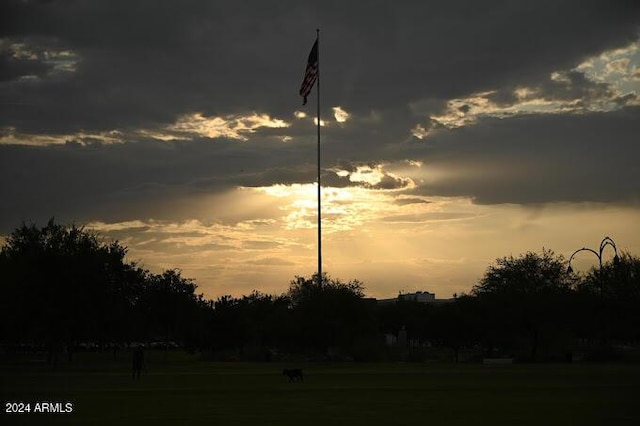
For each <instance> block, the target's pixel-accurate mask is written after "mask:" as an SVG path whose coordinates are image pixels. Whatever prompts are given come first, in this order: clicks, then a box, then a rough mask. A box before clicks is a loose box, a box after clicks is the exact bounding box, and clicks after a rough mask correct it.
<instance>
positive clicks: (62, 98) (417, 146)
mask: <svg viewBox="0 0 640 426" xmlns="http://www.w3.org/2000/svg"><path fill="white" fill-rule="evenodd" d="M639 10H640V3H639V2H636V1H616V2H614V3H612V2H608V1H589V2H587V1H577V0H576V1H563V2H557V1H536V2H519V1H492V2H475V1H449V0H447V1H442V2H419V1H415V2H412V1H407V2H391V1H367V2H344V1H323V2H311V1H278V2H267V1H242V2H239V1H215V2H206V1H195V0H192V1H181V2H147V1H91V2H79V1H71V0H59V1H48V2H38V1H21V0H9V1H3V2H0V39H1V41H2V44H1V45H0V46H1V48H2V50H1V51H0V81H1V82H0V99H1V103H0V132H2V133H0V135H7V134H10V133H11V131H10V130H8V129H15V131H16V132H18V133H22V134H30V133H31V134H44V135H73V134H75V133H76V132H79V131H83V132H84V133H85V134H89V135H91V134H95V133H98V132H100V131H112V130H116V131H118V132H119V135H122V138H123V139H124V141H125V142H126V143H123V144H114V145H106V144H102V143H91V142H92V139H91V136H87V137H84V138H81V137H80V136H78V139H77V140H75V139H73V137H72V140H71V141H70V142H69V143H67V145H62V146H45V147H30V146H18V145H0V182H2V183H1V184H0V199H2V200H3V203H2V205H0V232H5V231H7V230H8V229H11V228H12V227H14V226H16V224H17V223H18V222H19V221H20V220H23V219H26V220H37V221H43V220H46V219H48V218H49V217H51V216H53V215H55V216H57V217H58V218H59V219H60V220H63V221H64V220H79V221H87V220H95V219H100V220H105V221H115V220H129V219H134V218H178V219H179V218H183V217H184V215H185V212H186V211H187V210H188V207H189V198H190V197H192V196H194V195H201V194H204V195H206V194H221V193H224V192H225V191H227V190H229V189H231V188H235V187H237V186H262V185H271V184H276V183H283V184H291V183H310V182H314V181H315V163H314V162H315V139H314V132H315V128H314V126H313V125H312V124H311V123H310V121H309V119H308V118H307V119H305V120H297V119H294V118H293V112H294V111H295V110H296V109H301V105H300V104H301V102H300V101H301V99H300V97H299V96H298V94H297V89H298V87H299V84H300V82H301V78H302V74H303V71H304V66H305V60H306V56H307V54H308V52H309V49H310V47H311V44H312V43H313V38H314V37H315V31H314V30H315V28H316V27H318V26H319V27H320V28H321V29H322V38H321V67H322V69H321V72H322V85H323V86H322V87H323V105H324V107H323V110H322V116H323V118H324V119H327V120H328V121H329V124H328V125H327V126H326V127H325V128H324V129H323V148H322V150H323V151H322V153H323V164H324V166H325V171H324V173H323V181H324V182H325V184H326V185H332V186H336V187H346V186H354V185H357V186H364V187H366V186H367V184H365V183H363V182H352V181H351V180H350V179H349V177H348V176H338V175H336V172H335V170H337V169H341V170H345V171H348V172H350V173H353V172H355V171H357V169H358V167H359V166H364V165H368V166H369V167H371V168H375V167H377V166H378V165H380V164H383V165H384V164H386V163H389V162H402V161H404V160H407V159H409V160H420V161H423V163H424V166H423V169H424V170H426V171H427V172H428V171H429V168H430V167H435V168H439V169H445V170H453V171H455V172H456V173H454V174H452V175H451V176H452V177H446V178H442V179H439V180H432V181H428V182H427V183H419V186H418V188H416V189H415V192H416V193H417V194H425V195H444V196H447V195H464V196H469V197H472V198H473V199H475V200H476V201H477V202H480V203H506V202H511V203H535V202H553V201H620V202H629V201H633V200H637V196H638V194H637V188H636V187H635V186H634V182H638V178H639V177H640V176H638V172H637V170H638V167H637V164H635V163H634V158H637V157H638V153H639V152H638V147H637V143H636V142H635V139H636V138H637V135H638V134H639V132H638V131H639V130H640V128H639V125H638V124H637V123H639V122H640V120H639V119H638V118H639V114H638V109H637V108H636V109H634V108H626V109H624V110H620V111H617V112H610V113H590V114H587V115H582V116H580V115H554V116H551V115H549V116H535V115H530V116H519V117H516V118H509V119H504V120H498V119H491V118H484V119H480V120H479V122H478V123H477V124H475V125H473V126H468V127H465V128H461V129H457V130H445V129H442V126H440V127H439V130H438V132H436V133H435V135H434V136H430V137H429V138H428V139H426V140H424V141H417V140H416V139H414V138H412V137H411V134H410V129H411V128H413V127H414V126H415V125H416V124H417V123H420V122H424V121H425V120H426V114H427V113H429V112H430V113H441V112H442V111H443V109H444V108H445V107H446V101H447V100H449V99H453V98H457V97H466V96H470V95H471V94H473V93H478V92H481V91H487V90H493V91H495V92H494V93H493V94H492V95H490V99H491V100H492V101H493V102H495V103H496V104H498V105H503V106H509V105H513V104H514V103H515V102H517V99H516V98H515V97H514V93H513V90H514V89H515V88H517V87H522V86H526V87H532V88H536V89H537V90H538V91H539V93H540V96H541V97H542V98H544V99H547V100H572V99H582V100H587V101H588V100H592V99H599V98H607V97H610V96H612V93H613V92H612V89H611V87H610V86H608V85H606V84H602V83H596V82H593V81H590V80H588V79H587V78H585V76H584V75H583V74H581V73H577V72H575V71H571V69H573V68H574V67H575V66H576V65H578V64H579V63H580V62H582V61H584V60H585V59H587V58H588V57H590V56H592V55H597V54H600V53H601V52H603V51H604V50H607V49H610V48H616V47H624V46H626V45H628V43H629V42H631V41H633V40H635V39H636V38H637V34H638V25H639V24H640V18H639ZM65 61H67V62H65ZM551 72H564V74H563V79H561V80H557V81H552V80H550V79H549V75H550V73H551ZM36 77H37V78H36ZM634 96H636V95H633V94H630V95H628V99H627V102H628V101H629V100H630V99H633V97H634ZM620 102H621V105H622V104H624V102H622V101H620ZM312 103H313V102H310V104H312ZM337 105H340V106H342V107H343V108H344V109H345V110H346V111H347V112H349V113H351V117H350V118H349V119H348V120H347V122H346V123H344V124H338V123H336V122H335V121H333V119H332V118H331V116H332V111H331V107H333V106H337ZM306 108H307V110H306V112H307V113H308V114H309V115H313V113H314V108H313V107H312V106H311V105H309V106H307V107H306ZM459 108H461V110H460V111H461V112H465V109H466V112H467V113H468V112H470V107H469V106H468V105H467V106H465V105H462V106H460V107H459ZM195 112H199V113H201V114H202V116H203V117H209V118H215V117H229V116H232V115H233V116H235V115H249V114H252V113H254V112H256V113H259V114H268V115H269V116H270V117H272V118H278V119H282V120H285V121H287V122H289V121H290V122H291V123H292V125H291V126H290V127H288V128H276V129H268V128H260V129H257V130H255V133H247V134H246V136H247V137H248V138H249V140H248V141H245V142H239V141H238V140H230V139H225V138H222V137H220V138H216V139H206V138H203V137H202V136H201V135H200V136H194V135H183V136H184V138H185V140H184V141H178V142H162V141H158V140H153V139H152V138H151V137H147V138H143V137H141V136H140V133H139V131H140V130H146V131H151V132H153V131H157V132H161V133H162V132H165V131H166V130H167V126H170V125H172V124H174V123H176V121H177V120H178V119H179V118H180V117H182V116H184V115H185V114H190V113H195ZM283 136H290V137H292V138H293V139H292V140H291V141H290V142H287V143H282V142H281V139H282V137H283ZM192 137H193V138H195V140H192V141H190V140H187V139H189V138H192ZM76 142H82V143H76ZM383 170H384V168H383ZM408 183H409V181H408V180H407V178H406V177H405V176H402V175H395V174H394V175H389V174H386V175H385V176H384V178H383V179H382V181H381V182H380V183H379V184H377V185H373V186H372V188H376V189H400V188H406V187H407V185H408ZM370 187H371V186H370ZM405 202H406V201H405Z"/></svg>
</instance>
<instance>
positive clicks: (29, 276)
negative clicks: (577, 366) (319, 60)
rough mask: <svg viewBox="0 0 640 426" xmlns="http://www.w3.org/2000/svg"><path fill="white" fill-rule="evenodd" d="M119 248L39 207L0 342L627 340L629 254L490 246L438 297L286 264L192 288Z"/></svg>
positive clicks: (331, 348) (345, 346)
mask: <svg viewBox="0 0 640 426" xmlns="http://www.w3.org/2000/svg"><path fill="white" fill-rule="evenodd" d="M126 254H127V248H126V247H124V246H123V245H121V244H120V243H118V242H104V241H103V239H102V238H101V237H100V235H98V234H96V233H95V232H92V231H87V230H85V229H83V228H78V227H76V226H75V225H61V224H57V223H55V221H54V220H53V219H52V220H50V221H49V222H48V223H47V225H46V226H44V227H37V226H36V225H34V224H23V225H22V226H20V227H19V228H17V229H16V230H14V231H13V232H12V233H11V234H10V236H9V237H8V238H7V240H6V242H5V244H4V245H3V247H2V249H1V251H0V280H1V281H0V292H1V293H0V294H1V295H2V297H1V298H0V333H1V337H0V343H1V344H2V345H3V347H4V349H5V351H16V350H20V348H21V347H28V348H31V349H32V350H33V349H34V348H35V349H36V350H40V351H42V352H43V353H47V354H48V357H49V360H50V361H51V362H53V360H54V359H55V358H56V357H57V355H58V354H60V353H62V352H65V353H67V355H68V356H69V357H70V358H71V357H72V354H73V351H74V350H78V348H79V345H80V344H81V343H83V342H84V343H86V342H92V343H93V344H95V345H96V346H97V347H103V348H104V347H121V346H126V345H128V344H130V343H131V342H151V341H156V342H157V341H160V342H165V345H168V344H169V342H176V343H177V344H179V345H180V346H181V347H184V348H185V349H187V350H190V351H199V352H201V353H202V354H204V355H205V356H207V357H209V358H211V359H221V360H230V359H237V360H256V361H257V360H283V359H287V358H291V357H294V358H296V357H297V358H300V357H304V358H307V359H318V360H320V359H343V360H344V359H352V360H362V361H378V360H397V359H403V360H407V359H408V360H411V359H415V360H424V359H426V358H434V357H435V358H442V359H448V360H451V361H454V360H455V361H461V360H471V359H474V357H475V358H478V357H512V358H516V359H519V360H526V361H545V360H555V361H558V360H563V359H567V358H568V357H570V356H571V354H575V353H576V352H577V351H578V350H579V351H582V352H583V353H585V354H587V356H588V357H591V358H592V359H594V360H595V359H598V358H599V359H610V358H611V357H614V356H617V355H618V356H619V354H620V350H621V348H633V347H637V345H638V343H640V259H639V258H637V257H635V256H633V255H631V254H628V253H624V254H622V256H620V258H619V261H616V262H615V263H614V262H609V263H605V264H603V265H602V267H601V268H593V269H591V270H590V271H588V272H587V273H585V274H583V275H576V274H574V273H573V272H572V271H570V270H567V265H566V261H565V259H564V258H563V257H562V256H558V255H555V254H554V253H553V252H552V251H550V250H543V251H542V253H534V252H528V253H525V254H523V255H520V256H518V257H513V256H509V257H504V258H500V259H497V260H496V262H495V263H494V264H493V265H491V266H489V267H488V268H487V271H486V272H485V274H484V276H483V277H482V278H481V279H480V281H479V282H478V283H477V284H476V285H475V286H474V287H473V288H472V289H471V291H470V293H469V294H463V295H460V296H456V297H455V298H454V299H452V300H451V301H449V302H448V303H437V304H436V303H419V302H416V301H411V300H398V301H397V302H395V303H385V304H382V303H379V302H377V301H376V300H375V299H371V298H367V297H366V296H365V287H364V285H363V283H361V282H360V281H358V280H351V281H348V282H344V281H341V280H339V279H333V278H331V277H329V276H328V275H326V274H324V275H323V276H322V277H318V276H317V275H314V276H312V277H310V278H306V277H300V276H297V277H295V278H294V279H293V280H292V281H291V282H290V284H289V289H288V291H287V292H285V293H284V294H281V295H269V294H264V293H261V292H259V291H254V292H252V293H251V294H249V295H245V296H242V297H232V296H223V297H219V298H217V299H216V300H210V299H206V298H205V297H204V296H203V295H202V294H199V293H197V288H198V287H197V285H196V284H195V282H194V281H193V280H191V279H188V278H184V277H182V275H181V272H180V271H179V270H177V269H171V270H166V271H164V272H162V273H159V274H156V273H151V272H149V271H148V270H146V269H144V268H142V267H141V266H139V265H138V264H136V263H135V262H128V261H126V260H125V256H126Z"/></svg>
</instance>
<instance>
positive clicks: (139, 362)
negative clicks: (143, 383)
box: [132, 345, 144, 380]
mask: <svg viewBox="0 0 640 426" xmlns="http://www.w3.org/2000/svg"><path fill="white" fill-rule="evenodd" d="M132 367H133V373H132V379H133V380H140V375H141V374H142V369H143V368H144V350H143V349H142V345H140V346H138V347H137V348H136V349H135V350H134V351H133V360H132Z"/></svg>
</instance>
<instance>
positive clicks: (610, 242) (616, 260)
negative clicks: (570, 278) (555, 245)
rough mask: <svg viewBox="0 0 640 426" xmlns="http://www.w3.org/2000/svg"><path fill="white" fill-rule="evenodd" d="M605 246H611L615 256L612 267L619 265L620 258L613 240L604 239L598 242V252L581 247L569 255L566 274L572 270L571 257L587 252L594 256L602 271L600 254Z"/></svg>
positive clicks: (609, 238)
mask: <svg viewBox="0 0 640 426" xmlns="http://www.w3.org/2000/svg"><path fill="white" fill-rule="evenodd" d="M607 246H611V247H612V248H613V251H614V253H615V255H614V256H613V265H614V266H617V265H618V263H620V257H619V256H618V247H617V246H616V243H615V242H614V241H613V239H611V237H604V238H603V239H602V241H600V247H599V249H598V251H595V250H594V249H590V248H588V247H582V248H580V249H578V250H576V251H574V252H573V254H572V255H571V257H569V262H568V263H569V267H568V268H567V272H568V273H570V274H571V273H573V268H571V261H572V260H573V257H574V256H575V255H576V254H578V253H580V252H581V251H588V252H590V253H593V254H595V255H596V257H597V258H598V262H599V265H600V269H602V252H604V249H605V248H606V247H607Z"/></svg>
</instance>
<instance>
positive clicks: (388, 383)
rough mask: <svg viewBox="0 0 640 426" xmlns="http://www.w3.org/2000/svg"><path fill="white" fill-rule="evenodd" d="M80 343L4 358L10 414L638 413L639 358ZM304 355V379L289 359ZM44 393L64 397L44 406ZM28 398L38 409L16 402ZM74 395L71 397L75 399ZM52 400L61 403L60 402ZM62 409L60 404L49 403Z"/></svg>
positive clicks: (498, 417)
mask: <svg viewBox="0 0 640 426" xmlns="http://www.w3.org/2000/svg"><path fill="white" fill-rule="evenodd" d="M129 360H130V354H128V353H121V354H119V360H118V361H113V360H111V359H109V355H107V354H78V355H77V356H76V359H75V360H74V361H73V363H71V364H69V363H66V362H63V363H61V364H60V366H59V367H58V369H57V370H55V371H52V370H51V368H49V367H47V366H45V365H43V364H41V363H35V362H33V363H28V362H25V360H21V361H20V362H17V361H15V360H14V361H11V362H9V361H2V364H0V373H1V378H0V380H1V382H0V383H1V388H0V397H1V399H2V404H3V413H2V416H1V417H2V421H0V423H2V424H3V425H13V424H26V425H29V424H32V425H44V424H64V425H67V424H78V425H110V426H111V425H130V424H131V425H134V424H135V425H154V426H160V425H179V426H186V425H296V426H301V425H323V426H326V425H417V424H424V425H465V426H469V425H474V426H478V425H492V426H496V425H543V426H544V425H562V426H571V425H612V426H613V425H638V424H640V365H637V364H564V365H563V364H537V365H479V364H469V365H445V364H417V363H416V364H412V363H403V364H354V363H344V364H319V363H307V364H304V363H303V364H293V363H291V364H287V365H284V364H281V363H261V364H250V363H218V362H205V361H199V360H197V359H196V358H186V357H183V356H181V355H178V354H177V353H168V354H167V353H163V352H151V353H149V354H148V355H147V360H148V363H147V364H148V368H147V371H146V372H145V373H144V374H143V376H142V378H141V380H139V381H135V382H134V381H132V379H131V375H130V370H129V368H130V365H129V364H130V363H129ZM288 367H302V368H303V369H304V382H303V383H289V382H288V381H287V378H286V377H284V376H283V375H282V369H283V368H288ZM42 402H49V403H54V404H55V403H58V404H57V405H53V407H56V408H54V410H58V411H60V410H62V411H71V412H66V413H59V412H58V413H42V412H38V413H36V412H35V411H36V408H37V409H39V410H40V411H42V410H43V408H46V407H47V406H46V405H43V404H42ZM8 403H15V404H20V403H21V404H23V405H24V406H25V407H26V406H27V405H28V406H29V408H30V410H31V412H30V413H11V414H8V413H6V411H7V409H8V407H9V408H11V409H15V408H17V405H15V404H14V405H8ZM68 404H70V405H68ZM49 407H51V406H49ZM49 410H51V408H49Z"/></svg>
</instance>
